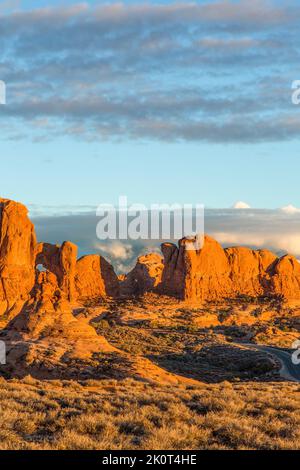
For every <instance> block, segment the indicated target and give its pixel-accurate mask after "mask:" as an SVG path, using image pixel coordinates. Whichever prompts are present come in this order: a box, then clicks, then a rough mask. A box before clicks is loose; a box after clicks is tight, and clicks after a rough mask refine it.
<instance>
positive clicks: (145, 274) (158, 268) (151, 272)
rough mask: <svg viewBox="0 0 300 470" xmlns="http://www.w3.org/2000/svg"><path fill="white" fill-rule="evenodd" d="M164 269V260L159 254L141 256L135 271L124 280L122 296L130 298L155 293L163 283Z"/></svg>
mask: <svg viewBox="0 0 300 470" xmlns="http://www.w3.org/2000/svg"><path fill="white" fill-rule="evenodd" d="M163 268H164V265H163V260H162V257H161V255H159V254H158V253H149V254H147V255H144V256H140V257H139V258H138V260H137V263H136V265H135V267H134V268H133V270H132V271H130V273H128V274H127V275H126V276H125V277H124V278H123V279H122V282H121V284H120V288H121V294H122V295H123V296H124V297H130V296H136V295H142V294H144V293H145V292H151V291H155V290H156V288H157V286H158V285H159V284H160V283H161V277H162V272H163Z"/></svg>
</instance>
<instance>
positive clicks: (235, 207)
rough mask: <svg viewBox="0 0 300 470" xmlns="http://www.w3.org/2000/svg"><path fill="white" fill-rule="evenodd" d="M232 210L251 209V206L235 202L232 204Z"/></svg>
mask: <svg viewBox="0 0 300 470" xmlns="http://www.w3.org/2000/svg"><path fill="white" fill-rule="evenodd" d="M233 209H251V206H249V204H247V203H246V202H243V201H237V202H236V203H235V204H234V206H233Z"/></svg>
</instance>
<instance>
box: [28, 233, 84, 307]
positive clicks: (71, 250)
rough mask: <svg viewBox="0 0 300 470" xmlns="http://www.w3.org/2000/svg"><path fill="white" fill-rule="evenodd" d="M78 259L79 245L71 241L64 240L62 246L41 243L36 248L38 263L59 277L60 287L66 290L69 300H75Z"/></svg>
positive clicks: (63, 290)
mask: <svg viewBox="0 0 300 470" xmlns="http://www.w3.org/2000/svg"><path fill="white" fill-rule="evenodd" d="M76 260H77V246H76V245H74V244H73V243H71V242H68V241H67V242H64V243H63V244H62V245H61V246H59V245H51V244H50V243H39V244H38V245H37V250H36V264H37V265H39V264H41V265H43V266H44V268H46V269H47V270H48V271H50V272H51V273H53V274H54V275H55V276H56V278H57V284H58V287H59V288H60V289H61V290H62V292H64V294H65V295H66V298H67V299H68V300H69V301H74V300H75V298H76V293H75V284H74V279H75V270H76Z"/></svg>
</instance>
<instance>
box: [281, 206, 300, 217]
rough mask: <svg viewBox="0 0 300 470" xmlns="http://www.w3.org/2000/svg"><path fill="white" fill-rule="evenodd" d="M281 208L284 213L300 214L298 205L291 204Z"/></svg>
mask: <svg viewBox="0 0 300 470" xmlns="http://www.w3.org/2000/svg"><path fill="white" fill-rule="evenodd" d="M281 210H282V211H283V212H285V213H286V214H292V215H293V214H300V209H299V208H298V207H295V206H293V205H292V204H289V205H288V206H285V207H282V208H281Z"/></svg>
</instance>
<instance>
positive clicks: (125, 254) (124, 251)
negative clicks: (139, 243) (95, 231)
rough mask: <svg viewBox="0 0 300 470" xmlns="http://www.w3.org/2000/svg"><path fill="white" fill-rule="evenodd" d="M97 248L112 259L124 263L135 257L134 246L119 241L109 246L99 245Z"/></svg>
mask: <svg viewBox="0 0 300 470" xmlns="http://www.w3.org/2000/svg"><path fill="white" fill-rule="evenodd" d="M95 248H96V249H97V250H99V251H101V252H102V253H104V254H106V255H108V256H110V257H111V258H114V259H118V260H122V261H126V260H129V259H130V258H132V256H133V249H132V246H131V245H128V244H125V243H121V242H119V241H116V242H112V243H109V244H104V243H97V244H96V245H95Z"/></svg>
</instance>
